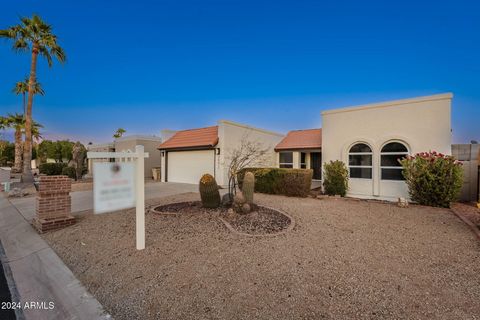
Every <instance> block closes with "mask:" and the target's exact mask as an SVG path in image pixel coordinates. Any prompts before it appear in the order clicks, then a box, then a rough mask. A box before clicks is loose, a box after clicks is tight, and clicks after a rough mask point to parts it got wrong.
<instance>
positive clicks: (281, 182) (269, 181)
mask: <svg viewBox="0 0 480 320" xmlns="http://www.w3.org/2000/svg"><path fill="white" fill-rule="evenodd" d="M247 171H250V172H252V173H253V174H254V175H255V192H260V193H269V194H283V195H286V196H292V197H306V196H308V195H309V193H310V189H311V186H312V176H313V170H311V169H286V168H245V169H242V170H241V171H240V172H239V173H238V174H237V179H238V183H239V185H240V188H241V186H242V182H243V177H244V176H245V173H246V172H247Z"/></svg>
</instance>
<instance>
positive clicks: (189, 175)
mask: <svg viewBox="0 0 480 320" xmlns="http://www.w3.org/2000/svg"><path fill="white" fill-rule="evenodd" d="M167 157H168V158H167V159H168V160H167V161H168V164H167V181H168V182H182V183H194V184H197V183H198V182H199V180H200V178H201V177H202V175H203V174H205V173H209V174H211V175H212V176H214V175H215V170H214V168H215V151H214V150H200V151H174V152H168V155H167Z"/></svg>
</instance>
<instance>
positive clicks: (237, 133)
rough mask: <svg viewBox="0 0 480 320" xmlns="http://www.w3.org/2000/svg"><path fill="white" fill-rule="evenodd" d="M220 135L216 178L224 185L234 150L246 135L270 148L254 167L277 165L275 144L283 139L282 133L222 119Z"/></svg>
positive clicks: (249, 139) (248, 138)
mask: <svg viewBox="0 0 480 320" xmlns="http://www.w3.org/2000/svg"><path fill="white" fill-rule="evenodd" d="M218 137H219V143H218V146H217V147H218V148H220V155H219V156H217V159H216V162H217V163H216V180H217V183H218V184H220V185H223V186H226V185H228V165H229V163H230V160H231V154H232V151H233V150H235V149H236V148H239V147H240V145H241V141H242V139H243V138H244V137H245V139H247V140H248V141H251V142H252V143H257V142H258V143H259V144H261V145H262V146H263V147H265V148H268V153H267V156H266V157H265V159H264V160H263V161H261V162H256V163H253V164H252V166H253V167H274V166H276V165H277V156H276V153H275V150H274V148H275V146H276V145H277V144H278V143H279V142H280V141H281V140H282V139H283V137H284V136H283V135H282V134H280V133H276V132H272V131H267V130H263V129H258V128H253V127H250V126H246V125H243V124H239V123H235V122H231V121H226V120H220V121H219V122H218Z"/></svg>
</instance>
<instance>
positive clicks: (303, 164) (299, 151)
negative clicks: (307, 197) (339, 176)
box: [275, 129, 322, 188]
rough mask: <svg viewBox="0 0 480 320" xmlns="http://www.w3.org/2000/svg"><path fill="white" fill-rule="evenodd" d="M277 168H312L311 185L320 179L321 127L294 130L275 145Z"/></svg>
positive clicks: (319, 184) (314, 185)
mask: <svg viewBox="0 0 480 320" xmlns="http://www.w3.org/2000/svg"><path fill="white" fill-rule="evenodd" d="M275 151H276V152H277V153H278V157H277V165H278V167H279V168H294V169H312V170H313V177H312V187H313V188H316V187H320V186H321V180H322V129H307V130H294V131H290V132H288V133H287V135H286V136H285V137H284V138H283V139H282V141H280V143H279V144H277V145H276V146H275Z"/></svg>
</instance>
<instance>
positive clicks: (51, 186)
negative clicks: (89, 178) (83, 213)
mask: <svg viewBox="0 0 480 320" xmlns="http://www.w3.org/2000/svg"><path fill="white" fill-rule="evenodd" d="M71 190H72V183H71V180H70V178H69V177H67V176H40V180H39V186H38V192H37V198H36V215H35V217H34V218H33V221H32V224H33V226H34V227H35V228H36V229H37V230H38V231H39V232H40V233H43V232H45V231H50V230H55V229H60V228H63V227H66V226H70V225H72V224H74V223H75V217H73V216H72V215H71V210H72V204H71V203H72V200H71V198H70V191H71Z"/></svg>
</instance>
